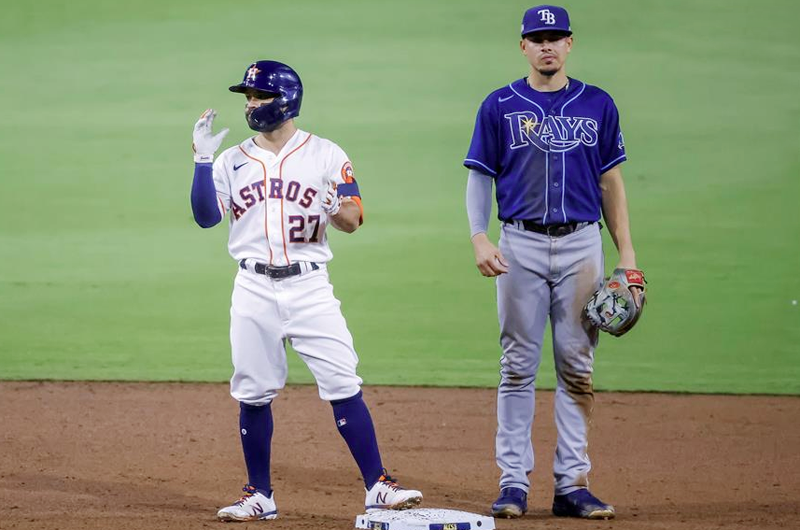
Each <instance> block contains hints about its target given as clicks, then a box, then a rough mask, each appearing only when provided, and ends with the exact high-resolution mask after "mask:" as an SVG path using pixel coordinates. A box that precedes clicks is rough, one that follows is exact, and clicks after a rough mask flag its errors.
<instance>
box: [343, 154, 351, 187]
mask: <svg viewBox="0 0 800 530" xmlns="http://www.w3.org/2000/svg"><path fill="white" fill-rule="evenodd" d="M342 179H344V181H345V182H346V183H347V184H350V183H351V182H353V164H351V163H350V161H349V160H348V161H347V162H345V163H344V165H343V166H342Z"/></svg>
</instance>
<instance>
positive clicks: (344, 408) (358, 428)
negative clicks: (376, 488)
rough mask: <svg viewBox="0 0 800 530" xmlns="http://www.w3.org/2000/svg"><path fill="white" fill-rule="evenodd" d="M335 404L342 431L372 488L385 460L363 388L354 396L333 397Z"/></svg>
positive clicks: (334, 410) (336, 415)
mask: <svg viewBox="0 0 800 530" xmlns="http://www.w3.org/2000/svg"><path fill="white" fill-rule="evenodd" d="M331 405H332V406H333V417H334V418H336V427H338V428H339V434H341V435H342V438H344V441H345V442H347V447H349V448H350V452H351V453H352V454H353V458H355V460H356V464H358V469H360V470H361V476H362V477H364V485H365V486H366V487H367V488H369V487H371V486H372V485H373V484H375V483H376V482H377V481H378V479H379V478H381V475H383V464H382V463H381V453H380V451H379V450H378V439H377V437H376V436H375V426H374V425H373V424H372V417H371V416H370V415H369V409H368V408H367V404H366V403H364V400H363V399H361V391H359V392H358V394H356V395H355V396H353V397H351V398H347V399H340V400H338V401H331Z"/></svg>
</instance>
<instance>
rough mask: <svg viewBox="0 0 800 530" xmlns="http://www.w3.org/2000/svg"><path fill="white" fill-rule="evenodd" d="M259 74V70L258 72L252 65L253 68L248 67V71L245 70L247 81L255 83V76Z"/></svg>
mask: <svg viewBox="0 0 800 530" xmlns="http://www.w3.org/2000/svg"><path fill="white" fill-rule="evenodd" d="M259 72H261V70H259V69H258V68H256V65H253V66H251V67H250V68H248V70H247V80H248V81H252V82H255V80H256V75H257V74H258V73H259Z"/></svg>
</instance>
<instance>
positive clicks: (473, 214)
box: [467, 169, 492, 239]
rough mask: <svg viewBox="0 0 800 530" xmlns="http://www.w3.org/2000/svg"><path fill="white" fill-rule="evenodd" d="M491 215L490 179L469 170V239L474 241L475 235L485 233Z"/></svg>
mask: <svg viewBox="0 0 800 530" xmlns="http://www.w3.org/2000/svg"><path fill="white" fill-rule="evenodd" d="M491 214H492V177H490V176H489V175H484V174H483V173H481V172H479V171H475V170H474V169H470V170H469V177H468V179H467V218H469V235H470V237H471V238H473V239H474V238H475V236H476V235H478V234H481V233H483V234H485V233H486V230H487V229H488V228H489V216H490V215H491Z"/></svg>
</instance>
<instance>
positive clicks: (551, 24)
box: [464, 5, 641, 519]
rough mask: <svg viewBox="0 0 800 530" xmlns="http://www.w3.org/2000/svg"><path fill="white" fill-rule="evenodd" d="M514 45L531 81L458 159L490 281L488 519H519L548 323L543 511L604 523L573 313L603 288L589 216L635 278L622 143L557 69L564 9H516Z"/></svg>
mask: <svg viewBox="0 0 800 530" xmlns="http://www.w3.org/2000/svg"><path fill="white" fill-rule="evenodd" d="M521 36H522V38H521V41H520V48H521V50H522V53H523V55H524V56H525V57H526V58H527V60H528V63H529V64H530V74H529V75H528V76H527V77H524V78H522V79H518V80H516V81H514V82H512V83H511V84H509V85H507V86H504V87H502V88H500V89H498V90H495V91H494V92H492V93H491V94H489V96H488V97H487V98H486V99H485V100H484V101H483V103H482V104H481V106H480V110H479V111H478V116H477V119H476V123H475V131H474V134H473V136H472V142H471V145H470V148H469V153H468V154H467V157H466V159H465V160H464V165H465V166H466V167H467V168H469V170H470V171H469V180H468V185H467V211H468V216H469V221H470V228H471V236H472V244H473V247H474V250H475V259H476V263H477V266H478V269H479V270H480V272H481V273H482V274H483V275H484V276H488V277H497V305H498V316H499V321H500V343H501V346H502V348H503V356H502V358H501V361H500V364H501V371H500V375H501V379H500V383H499V387H498V396H497V423H498V426H497V438H496V459H497V464H498V466H499V467H500V470H501V478H500V495H499V497H498V499H497V501H496V502H495V503H494V504H493V505H492V513H493V515H495V516H496V517H509V518H510V517H520V516H522V515H523V514H524V513H525V512H526V511H527V494H528V491H529V489H530V482H529V479H528V475H529V474H530V472H531V471H532V470H533V467H534V456H533V455H534V453H533V446H532V443H531V428H532V426H533V416H534V405H535V401H534V389H535V382H536V373H537V371H538V368H539V361H540V360H541V355H542V338H543V335H544V329H545V325H546V323H547V319H548V317H549V318H550V324H551V327H552V333H553V350H554V351H553V354H554V358H555V367H556V375H557V387H556V395H555V420H556V426H557V429H558V442H557V449H556V454H555V459H554V462H553V471H554V475H555V497H554V501H553V513H554V514H555V515H557V516H569V517H582V518H589V519H598V518H611V517H614V508H613V507H612V506H610V505H608V504H606V503H604V502H602V501H600V500H599V499H597V498H596V497H595V496H593V495H592V494H591V493H590V492H589V490H588V486H589V480H588V475H589V470H590V468H591V464H590V462H589V457H588V456H587V453H586V448H587V434H588V427H589V423H590V421H591V417H592V408H593V402H594V395H593V389H592V365H593V356H594V349H595V346H596V345H597V341H598V330H597V328H595V327H593V326H592V325H591V324H590V323H589V322H588V321H587V319H586V318H585V316H584V313H583V308H584V306H585V305H586V303H587V301H588V300H589V299H590V298H591V297H592V294H593V293H594V292H595V291H596V290H597V289H598V288H599V287H600V285H601V284H602V278H603V249H602V247H601V236H600V229H601V225H600V219H601V214H602V217H603V218H604V219H605V222H606V224H607V225H608V229H609V231H610V233H611V236H612V238H613V240H614V243H615V245H616V247H617V250H618V251H619V267H621V268H625V269H635V268H636V257H635V254H634V250H633V245H632V243H631V237H630V230H629V223H628V206H627V201H626V198H625V188H624V185H623V181H622V174H621V172H620V164H621V163H622V162H624V161H625V160H626V156H625V145H624V143H623V138H622V133H621V132H620V127H619V115H618V113H617V108H616V106H615V104H614V101H613V100H612V99H611V97H610V96H609V95H608V94H607V93H605V92H604V91H603V90H601V89H599V88H597V87H595V86H591V85H588V84H586V83H584V82H582V81H579V80H577V79H572V78H569V77H567V74H566V72H565V68H564V65H565V62H566V60H567V57H568V55H569V53H570V51H571V49H572V44H573V39H572V30H571V29H570V22H569V16H568V14H567V11H566V10H565V9H564V8H562V7H558V6H552V5H542V6H538V7H534V8H531V9H529V10H527V11H526V12H525V14H524V16H523V20H522V30H521ZM493 184H494V186H495V187H496V199H497V203H498V217H499V219H500V221H501V222H502V226H501V235H500V242H499V248H498V247H495V246H494V245H493V244H492V242H490V241H489V239H488V237H487V235H486V230H487V227H488V222H489V215H490V212H491V200H492V199H491V193H492V185H493ZM640 294H641V293H640V292H638V291H634V292H633V295H634V297H638V296H639V295H640ZM636 300H637V303H641V301H640V299H639V298H636Z"/></svg>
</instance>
